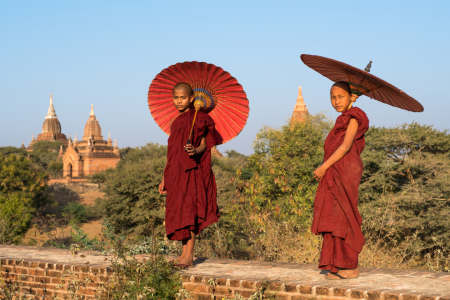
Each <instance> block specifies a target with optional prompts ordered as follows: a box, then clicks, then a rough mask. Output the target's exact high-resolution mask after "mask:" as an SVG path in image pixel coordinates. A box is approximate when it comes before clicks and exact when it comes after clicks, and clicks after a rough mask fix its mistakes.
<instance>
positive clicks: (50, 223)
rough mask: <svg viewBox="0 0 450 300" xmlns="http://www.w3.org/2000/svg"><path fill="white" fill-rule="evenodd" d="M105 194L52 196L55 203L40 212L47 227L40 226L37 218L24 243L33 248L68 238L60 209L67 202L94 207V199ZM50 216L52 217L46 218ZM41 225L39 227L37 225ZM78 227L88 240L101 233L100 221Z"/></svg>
mask: <svg viewBox="0 0 450 300" xmlns="http://www.w3.org/2000/svg"><path fill="white" fill-rule="evenodd" d="M104 196H105V193H101V192H96V193H83V194H54V199H55V203H54V204H53V205H51V206H49V207H47V208H46V209H45V210H44V211H43V212H42V219H43V220H45V222H44V223H45V224H46V225H47V226H42V222H39V220H38V219H37V218H35V219H34V220H33V224H32V226H31V227H30V229H29V230H28V232H27V234H26V235H25V238H24V243H25V244H29V245H35V246H42V245H43V244H44V243H45V242H47V241H48V240H49V239H55V238H56V239H64V238H67V237H69V236H70V231H71V228H70V226H68V225H66V224H64V223H65V222H64V218H63V216H62V213H61V212H62V209H63V208H64V207H65V206H66V205H67V204H68V203H69V202H77V203H80V204H83V205H87V206H94V204H95V199H97V198H100V199H102V198H103V197H104ZM47 215H51V216H52V217H46V216H47ZM39 224H41V225H39ZM79 227H80V228H81V229H82V230H83V231H84V232H85V233H87V235H88V236H89V237H90V238H94V237H99V235H101V233H102V219H101V218H100V219H89V220H88V221H87V222H86V223H82V224H80V225H79Z"/></svg>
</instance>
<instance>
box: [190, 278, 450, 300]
mask: <svg viewBox="0 0 450 300" xmlns="http://www.w3.org/2000/svg"><path fill="white" fill-rule="evenodd" d="M181 279H182V281H183V286H184V287H185V289H186V290H188V291H189V292H190V293H191V295H193V297H194V299H198V300H210V299H211V295H215V296H216V299H222V297H228V298H230V297H234V296H235V295H236V294H240V295H241V296H242V297H244V298H248V297H250V296H251V295H253V294H254V293H255V292H256V291H257V290H258V288H261V287H262V286H263V284H267V289H266V295H268V296H275V298H276V299H283V300H311V299H323V300H334V299H335V300H339V299H341V300H348V299H365V300H450V295H449V296H445V297H441V296H438V295H421V294H415V293H411V292H408V291H396V292H394V291H383V290H375V291H370V290H365V289H361V288H346V287H331V286H324V285H321V286H314V285H307V284H291V283H281V282H261V281H257V280H255V281H252V280H236V279H230V278H213V277H210V276H197V275H193V274H190V273H185V274H183V275H182V276H181ZM211 279H212V280H214V281H215V286H211V285H210V284H209V282H210V280H211ZM345 282H346V283H348V281H345ZM343 285H344V283H343ZM448 292H449V294H450V283H449V291H448Z"/></svg>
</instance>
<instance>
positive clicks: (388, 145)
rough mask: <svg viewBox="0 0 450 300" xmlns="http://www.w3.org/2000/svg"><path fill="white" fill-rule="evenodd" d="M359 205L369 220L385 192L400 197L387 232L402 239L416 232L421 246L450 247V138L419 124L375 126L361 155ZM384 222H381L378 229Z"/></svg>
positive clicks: (448, 135)
mask: <svg viewBox="0 0 450 300" xmlns="http://www.w3.org/2000/svg"><path fill="white" fill-rule="evenodd" d="M362 160H363V164H364V174H363V178H362V181H361V186H360V203H362V207H363V208H364V210H365V211H366V215H365V216H364V217H365V218H369V217H370V215H371V214H375V213H376V211H377V210H378V209H379V207H380V205H382V204H381V203H380V201H381V200H382V199H383V197H382V196H383V194H388V195H389V194H390V195H392V197H396V199H397V201H396V204H395V208H394V209H393V210H392V212H391V213H390V214H389V215H387V216H386V219H385V220H384V222H383V223H384V224H386V223H387V224H388V225H389V226H387V227H385V229H386V230H394V231H395V234H393V236H392V238H395V239H396V240H397V241H402V240H404V239H406V238H407V237H410V236H412V235H414V234H416V232H417V241H416V243H417V246H418V247H420V248H430V247H431V248H432V247H433V245H434V243H435V241H436V240H440V241H442V242H443V243H444V245H446V247H447V248H448V247H450V231H449V228H450V184H449V183H448V179H449V178H450V134H449V133H448V132H447V131H439V130H437V129H434V128H433V127H432V126H427V125H419V124H417V123H414V122H413V123H412V124H404V125H401V126H397V127H393V128H384V127H383V128H375V127H371V128H370V129H369V131H368V132H367V134H366V149H365V150H364V152H363V154H362ZM381 225H382V224H379V226H378V228H377V229H379V228H380V226H381Z"/></svg>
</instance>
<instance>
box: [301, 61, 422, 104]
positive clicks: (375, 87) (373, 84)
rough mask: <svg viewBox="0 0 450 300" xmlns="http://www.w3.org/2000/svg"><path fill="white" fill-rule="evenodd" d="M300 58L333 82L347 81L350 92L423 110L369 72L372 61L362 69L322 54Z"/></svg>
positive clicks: (411, 99) (401, 92) (416, 102)
mask: <svg viewBox="0 0 450 300" xmlns="http://www.w3.org/2000/svg"><path fill="white" fill-rule="evenodd" d="M300 58H301V60H302V61H303V62H304V63H305V65H307V66H308V67H310V68H311V69H313V70H314V71H317V72H319V73H320V74H322V75H323V76H325V77H327V78H328V79H331V80H332V81H334V82H337V81H346V82H348V83H349V84H350V87H351V89H352V93H353V94H354V95H356V96H361V95H365V96H367V97H370V98H373V99H375V100H378V101H380V102H383V103H386V104H389V105H391V106H395V107H398V108H401V109H405V110H409V111H413V112H421V111H423V106H422V105H421V104H420V103H419V102H418V101H417V100H415V99H414V98H412V97H410V96H408V95H407V94H405V93H404V92H403V91H401V90H399V89H398V88H396V87H395V86H393V85H391V84H389V83H387V82H386V81H384V80H382V79H380V78H378V77H376V76H374V75H372V74H370V73H369V71H370V66H371V63H372V62H370V63H369V65H368V66H367V68H366V69H365V70H364V71H363V70H360V69H358V68H355V67H352V66H350V65H347V64H345V63H343V62H340V61H337V60H334V59H330V58H326V57H322V56H317V55H307V54H302V55H301V56H300Z"/></svg>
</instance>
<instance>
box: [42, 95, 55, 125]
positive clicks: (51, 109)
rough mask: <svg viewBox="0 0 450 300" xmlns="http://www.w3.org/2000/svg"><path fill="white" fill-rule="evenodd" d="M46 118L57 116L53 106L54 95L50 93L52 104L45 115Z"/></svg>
mask: <svg viewBox="0 0 450 300" xmlns="http://www.w3.org/2000/svg"><path fill="white" fill-rule="evenodd" d="M45 118H46V119H53V118H57V116H56V112H55V107H53V96H52V94H50V106H49V107H48V112H47V115H46V116H45Z"/></svg>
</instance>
